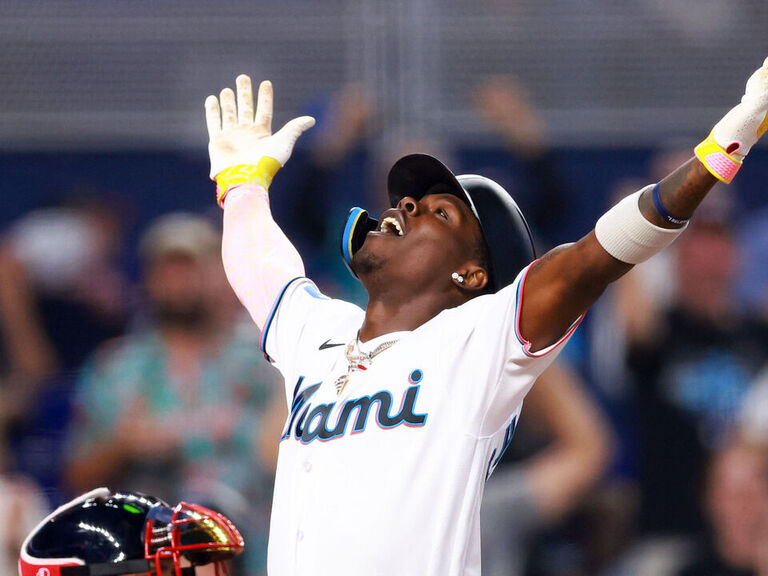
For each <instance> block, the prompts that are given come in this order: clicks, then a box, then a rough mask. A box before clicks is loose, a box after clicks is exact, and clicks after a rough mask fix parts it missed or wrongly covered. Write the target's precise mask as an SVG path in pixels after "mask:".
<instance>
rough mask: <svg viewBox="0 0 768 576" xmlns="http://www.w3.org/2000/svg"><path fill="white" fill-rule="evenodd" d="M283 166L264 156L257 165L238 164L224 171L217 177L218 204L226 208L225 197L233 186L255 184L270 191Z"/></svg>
mask: <svg viewBox="0 0 768 576" xmlns="http://www.w3.org/2000/svg"><path fill="white" fill-rule="evenodd" d="M281 167H282V166H281V165H280V162H278V161H277V160H275V159H274V158H270V157H269V156H262V157H261V158H260V159H259V161H258V163H257V164H256V165H253V164H238V165H237V166H231V167H229V168H227V169H226V170H222V171H221V172H219V173H218V174H217V175H216V202H218V203H219V206H222V207H223V206H224V197H225V196H226V195H227V192H228V191H229V189H230V188H232V187H233V186H237V185H239V184H246V183H248V182H255V183H256V184H258V185H259V186H262V187H263V188H264V189H265V190H269V185H270V184H272V179H273V178H274V177H275V174H276V173H277V171H278V170H280V168H281Z"/></svg>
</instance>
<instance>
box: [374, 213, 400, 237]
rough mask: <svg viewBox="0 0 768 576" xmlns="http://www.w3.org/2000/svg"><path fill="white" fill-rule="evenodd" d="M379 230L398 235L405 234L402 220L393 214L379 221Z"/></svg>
mask: <svg viewBox="0 0 768 576" xmlns="http://www.w3.org/2000/svg"><path fill="white" fill-rule="evenodd" d="M379 232H385V233H389V234H395V235H397V236H403V235H404V234H405V232H403V227H402V225H401V224H400V222H398V221H397V219H396V218H393V217H392V216H387V217H386V218H382V219H381V222H379Z"/></svg>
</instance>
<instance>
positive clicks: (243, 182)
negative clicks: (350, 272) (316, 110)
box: [205, 74, 315, 329]
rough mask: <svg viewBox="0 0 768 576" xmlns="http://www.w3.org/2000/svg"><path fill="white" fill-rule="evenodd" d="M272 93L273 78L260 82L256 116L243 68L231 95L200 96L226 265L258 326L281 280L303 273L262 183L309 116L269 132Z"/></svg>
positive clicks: (310, 121) (279, 163) (281, 161)
mask: <svg viewBox="0 0 768 576" xmlns="http://www.w3.org/2000/svg"><path fill="white" fill-rule="evenodd" d="M272 100H273V96H272V84H271V83H270V82H269V81H265V82H262V83H261V85H260V86H259V95H258V105H257V108H256V114H255V117H254V110H253V91H252V88H251V79H250V78H249V77H248V76H246V75H244V74H243V75H240V76H238V78H237V102H236V101H235V94H234V92H233V91H232V90H231V89H229V88H225V89H224V90H222V91H221V94H220V95H219V97H218V98H217V97H216V96H209V97H208V98H207V99H206V101H205V118H206V125H207V127H208V136H209V139H210V140H209V144H208V152H209V155H210V159H211V179H212V180H215V181H216V200H217V202H218V203H219V205H220V206H221V207H222V208H223V209H224V235H223V239H222V257H223V260H224V269H225V270H226V273H227V278H228V279H229V283H230V284H231V285H232V288H233V289H234V291H235V293H236V294H237V296H238V298H239V299H240V301H241V302H242V303H243V305H244V306H245V307H246V308H247V309H248V312H249V313H250V314H251V317H252V318H253V319H254V321H255V322H256V324H257V325H258V326H259V328H260V329H261V328H263V326H264V322H265V321H266V318H267V316H268V314H269V310H270V308H271V307H272V305H273V304H274V302H275V300H276V299H277V297H278V295H279V294H280V291H281V290H282V289H283V287H284V286H285V285H286V284H287V283H288V282H289V281H290V280H292V279H293V278H296V277H297V276H303V275H304V264H303V263H302V261H301V257H300V256H299V254H298V252H297V251H296V249H295V248H294V247H293V245H292V244H291V243H290V241H289V240H288V238H286V236H285V234H283V231H282V230H280V228H279V227H278V226H277V224H276V223H275V221H274V219H273V218H272V213H271V211H270V208H269V195H268V190H269V185H270V184H271V183H272V178H273V177H274V175H275V173H276V172H277V171H278V170H279V169H280V168H281V167H282V166H283V165H285V163H286V162H287V161H288V159H289V158H290V156H291V152H292V151H293V146H294V144H295V143H296V140H297V139H298V137H299V136H301V134H302V133H303V132H304V131H305V130H307V129H309V128H311V127H312V126H313V125H314V123H315V120H314V118H311V117H309V116H302V117H299V118H294V119H293V120H291V121H290V122H288V123H287V124H286V125H285V126H283V128H282V129H281V130H280V131H278V132H277V133H275V134H272Z"/></svg>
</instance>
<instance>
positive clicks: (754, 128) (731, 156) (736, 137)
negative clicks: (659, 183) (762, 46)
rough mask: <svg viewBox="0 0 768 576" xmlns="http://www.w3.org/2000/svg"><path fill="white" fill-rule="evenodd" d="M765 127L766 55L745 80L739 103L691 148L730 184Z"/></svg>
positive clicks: (767, 93) (767, 127)
mask: <svg viewBox="0 0 768 576" xmlns="http://www.w3.org/2000/svg"><path fill="white" fill-rule="evenodd" d="M766 130H768V58H766V59H765V62H763V66H762V67H761V68H759V69H758V70H756V71H755V73H754V74H752V76H750V77H749V80H747V88H746V90H745V92H744V96H742V98H741V103H740V104H738V105H736V106H735V107H733V108H731V110H730V111H729V112H728V113H727V114H726V115H725V116H724V117H723V119H722V120H720V122H718V123H717V124H715V127H714V128H712V132H711V133H710V134H709V136H708V137H707V139H706V140H704V141H703V142H702V143H701V144H699V145H698V146H696V148H695V149H694V152H695V153H696V156H697V157H698V159H699V160H701V162H702V164H704V166H706V167H707V170H709V171H710V172H711V173H712V175H713V176H715V177H716V178H718V179H719V180H722V181H723V182H725V183H726V184H730V182H731V180H733V177H734V176H735V175H736V173H737V172H738V171H739V168H741V163H742V161H743V160H744V157H745V156H746V155H747V154H748V153H749V150H750V149H751V148H752V146H754V145H755V143H756V142H757V141H758V140H759V139H760V137H761V136H762V135H763V134H764V133H765V132H766Z"/></svg>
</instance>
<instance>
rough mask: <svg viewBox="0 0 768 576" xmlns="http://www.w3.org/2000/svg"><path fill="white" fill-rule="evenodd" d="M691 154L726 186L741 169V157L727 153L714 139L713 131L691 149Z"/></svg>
mask: <svg viewBox="0 0 768 576" xmlns="http://www.w3.org/2000/svg"><path fill="white" fill-rule="evenodd" d="M693 153H694V154H695V155H696V157H697V158H698V159H699V161H700V162H701V163H702V164H703V165H704V167H705V168H706V169H707V170H709V172H710V173H711V174H712V175H713V176H714V177H715V178H717V179H718V180H720V181H721V182H725V183H726V184H730V183H731V182H732V181H733V178H734V177H735V176H736V173H737V172H738V171H739V169H741V164H742V158H743V156H740V155H738V154H735V153H733V154H732V153H729V151H728V150H727V149H726V148H724V147H723V146H722V145H721V144H720V143H719V142H718V141H717V140H716V139H715V136H714V130H713V131H712V132H710V134H709V136H707V137H706V138H705V139H704V140H703V141H702V142H700V143H699V145H698V146H696V148H694V149H693Z"/></svg>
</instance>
